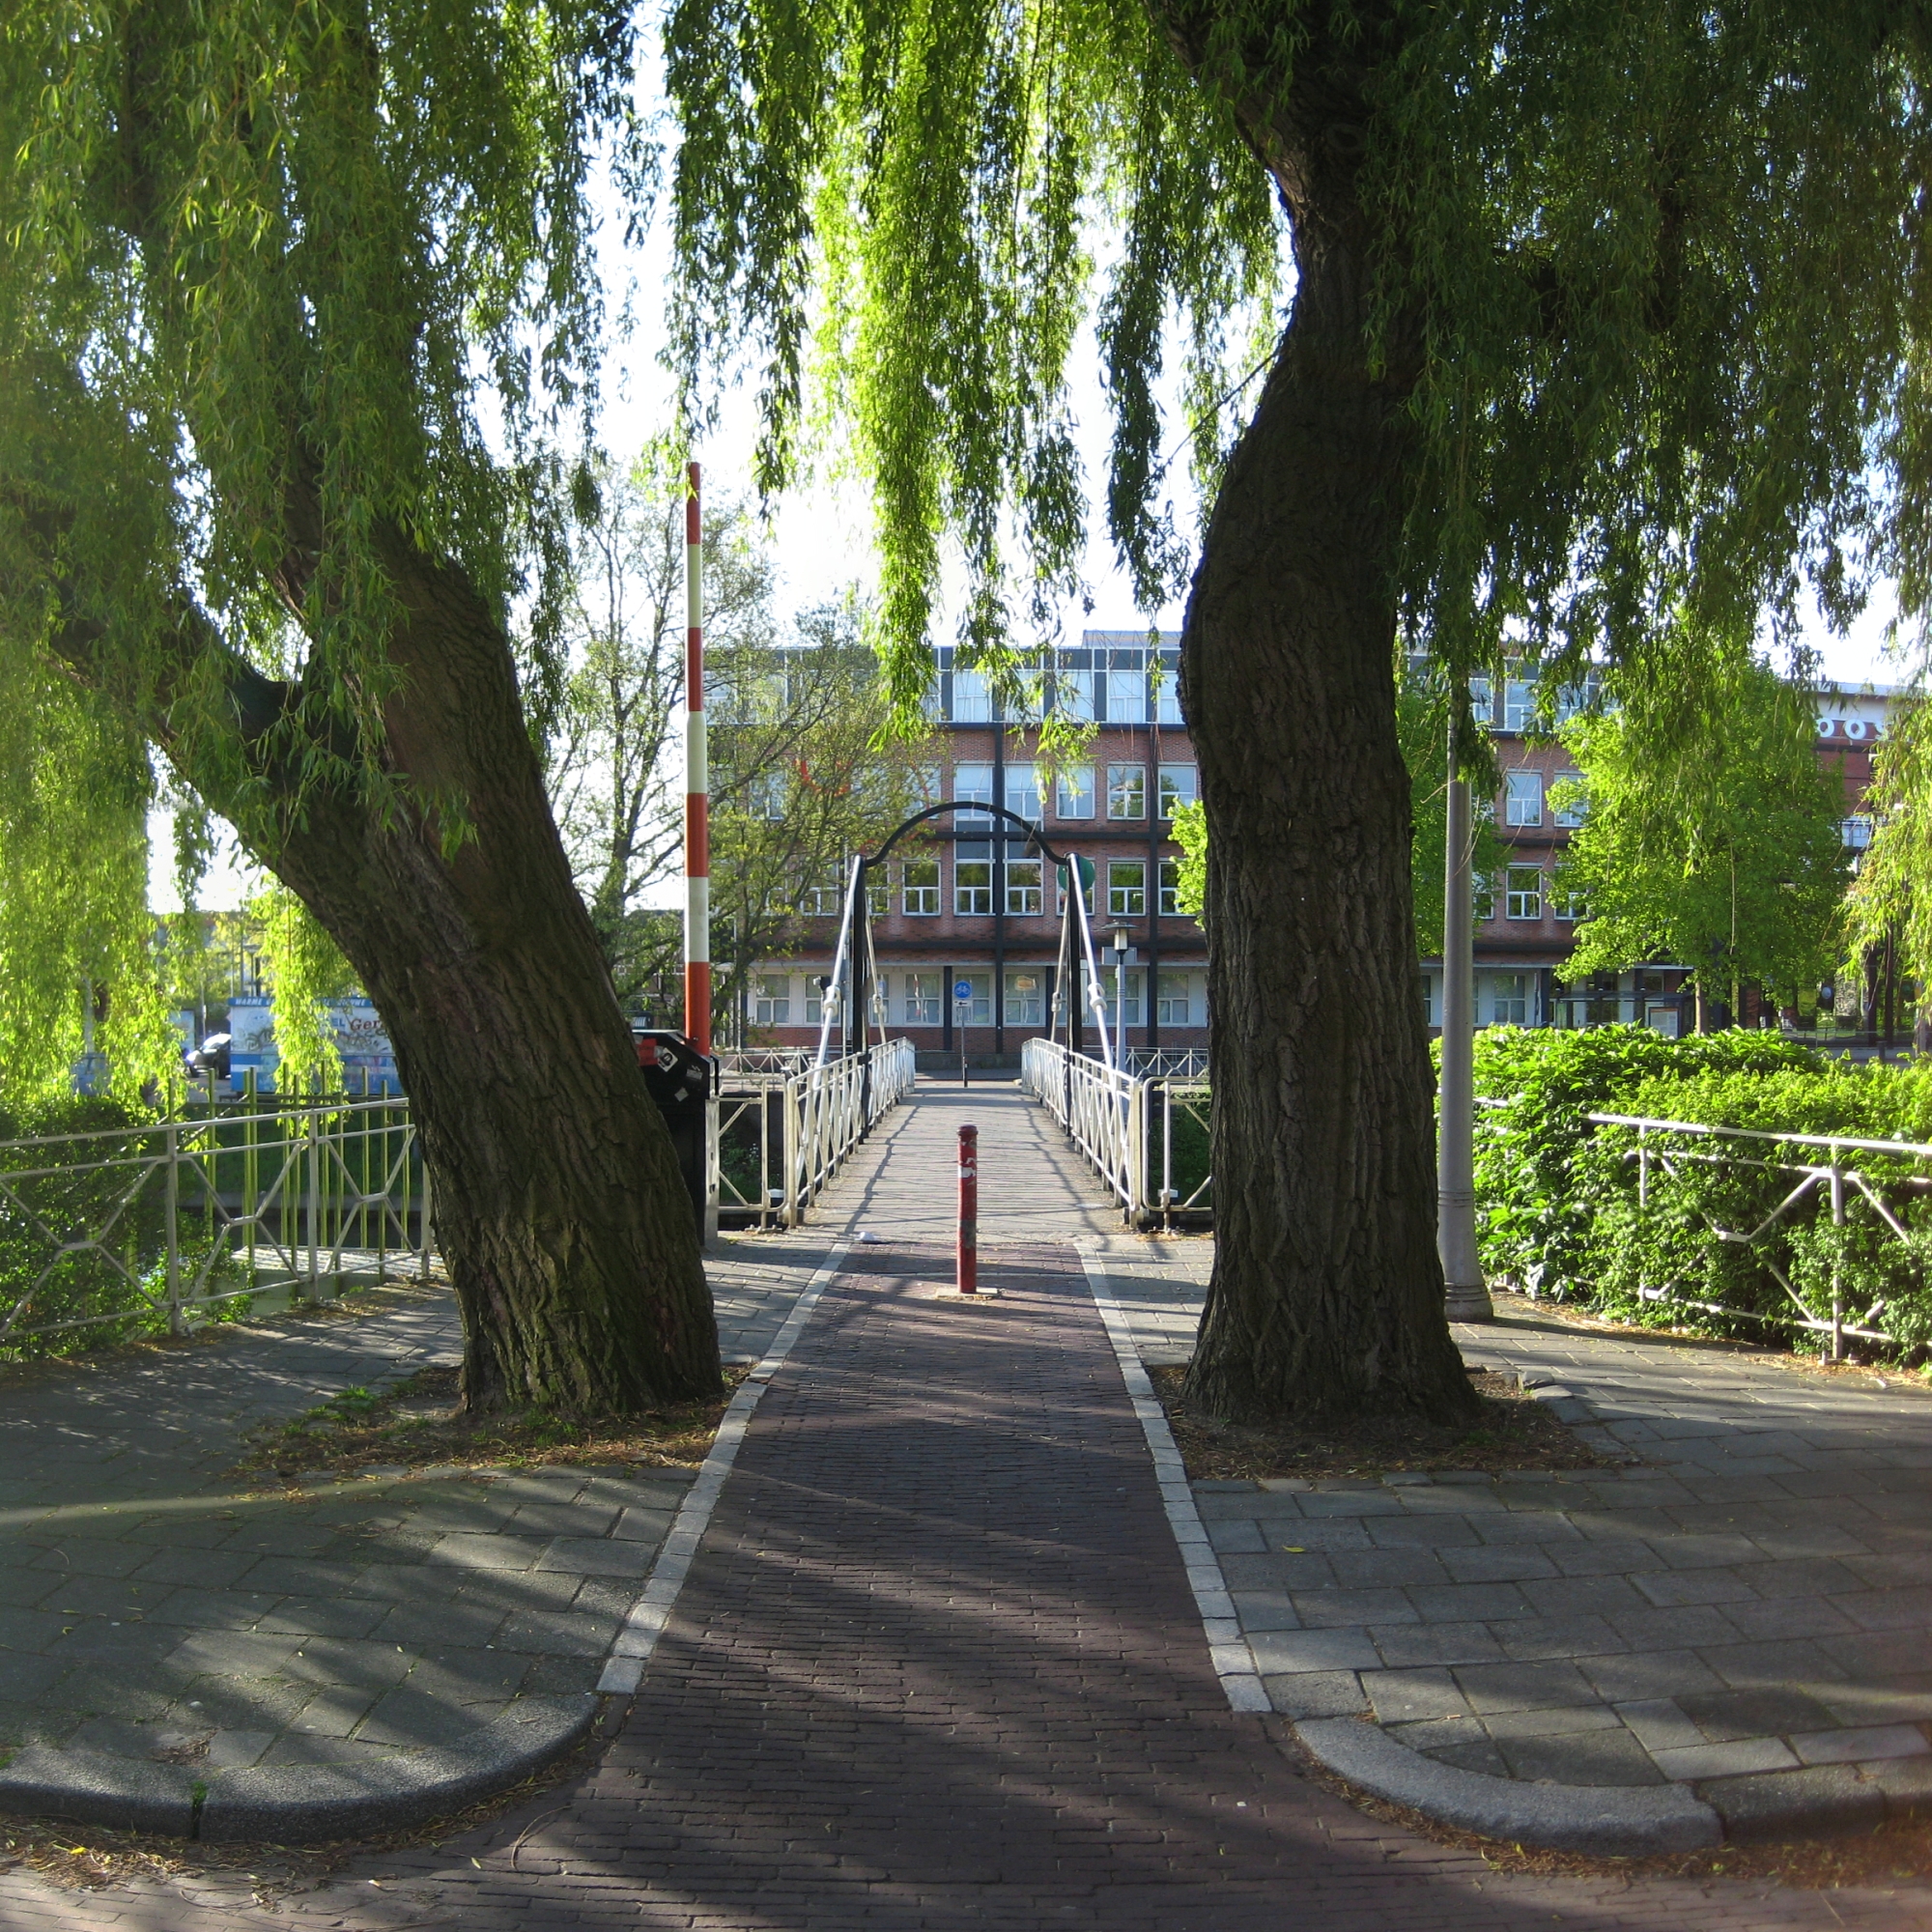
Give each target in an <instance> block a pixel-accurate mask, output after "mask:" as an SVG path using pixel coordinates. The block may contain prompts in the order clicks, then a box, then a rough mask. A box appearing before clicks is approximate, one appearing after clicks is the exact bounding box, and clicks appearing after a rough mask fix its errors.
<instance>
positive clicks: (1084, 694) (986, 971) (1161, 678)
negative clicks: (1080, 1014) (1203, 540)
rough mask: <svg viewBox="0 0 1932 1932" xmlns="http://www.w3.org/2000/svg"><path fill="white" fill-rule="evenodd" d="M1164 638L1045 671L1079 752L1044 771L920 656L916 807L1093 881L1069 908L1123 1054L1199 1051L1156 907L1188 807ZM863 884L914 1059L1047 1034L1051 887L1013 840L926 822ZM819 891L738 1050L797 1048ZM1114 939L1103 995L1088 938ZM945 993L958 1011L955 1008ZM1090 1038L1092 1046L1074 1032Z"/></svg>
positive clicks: (1172, 916) (1172, 878)
mask: <svg viewBox="0 0 1932 1932" xmlns="http://www.w3.org/2000/svg"><path fill="white" fill-rule="evenodd" d="M1178 643H1179V639H1178V638H1176V637H1175V636H1174V635H1173V634H1171V633H1163V634H1161V635H1160V636H1159V637H1158V639H1154V640H1152V641H1151V640H1150V639H1149V635H1148V633H1147V632H1145V631H1089V632H1087V633H1085V634H1084V635H1083V637H1082V638H1081V640H1080V643H1079V645H1078V646H1077V647H1073V648H1068V649H1065V650H1062V651H1061V652H1059V653H1058V656H1057V658H1056V661H1055V664H1054V668H1053V674H1052V678H1051V683H1050V689H1049V694H1048V701H1049V702H1050V703H1052V704H1053V705H1054V706H1055V708H1056V709H1057V710H1060V711H1062V712H1064V713H1065V714H1066V715H1067V716H1069V717H1071V718H1073V719H1076V720H1080V721H1083V722H1085V721H1091V722H1092V723H1093V725H1094V736H1093V739H1092V742H1091V743H1090V745H1089V746H1088V748H1087V750H1086V751H1085V752H1084V753H1082V755H1081V757H1080V759H1079V760H1078V762H1076V763H1072V764H1069V765H1065V766H1063V767H1062V768H1061V769H1060V771H1059V772H1058V773H1057V774H1052V773H1049V772H1047V771H1046V769H1045V768H1044V767H1042V766H1041V765H1040V764H1039V763H1038V762H1037V751H1038V743H1039V733H1038V729H1037V724H1029V723H1027V722H1026V721H1023V720H1009V719H1003V718H1001V717H999V716H997V715H996V707H995V705H994V704H993V702H992V699H991V696H990V694H989V693H988V691H987V689H986V685H985V681H984V679H983V678H981V677H980V675H979V674H978V673H977V672H974V671H967V670H955V669H954V668H952V651H951V650H950V649H942V650H941V651H940V653H939V687H938V691H937V693H936V694H935V696H934V699H933V706H932V709H933V719H934V725H935V727H936V734H937V738H938V751H939V755H938V757H937V759H936V760H935V762H934V764H933V766H932V769H931V771H930V772H929V774H928V775H927V779H926V789H927V791H928V792H929V794H930V796H931V797H932V798H933V799H934V800H935V801H938V800H941V799H952V800H958V801H962V802H968V801H970V802H976V803H984V804H994V803H999V804H1004V805H1005V806H1006V807H1007V809H1008V810H1010V811H1014V812H1017V813H1018V814H1019V815H1020V816H1021V817H1022V818H1025V819H1027V820H1029V821H1031V822H1036V823H1037V824H1038V825H1039V826H1040V828H1041V830H1042V832H1043V834H1044V836H1045V838H1046V839H1047V842H1048V843H1049V844H1050V845H1051V846H1052V847H1053V849H1054V850H1055V851H1057V852H1060V853H1064V854H1071V855H1074V856H1076V857H1077V858H1079V859H1084V860H1086V861H1088V862H1089V863H1090V864H1091V865H1092V867H1093V877H1092V882H1091V884H1090V886H1089V888H1088V891H1089V901H1088V909H1089V912H1090V914H1091V916H1092V919H1093V924H1094V935H1095V945H1096V948H1099V949H1101V950H1103V951H1105V952H1106V962H1104V963H1103V969H1102V974H1101V979H1102V990H1103V991H1104V993H1105V996H1106V1001H1107V1013H1108V1020H1109V1025H1110V1026H1111V1025H1112V1024H1113V1021H1114V1017H1115V1015H1116V1014H1117V1012H1119V1010H1120V1004H1121V997H1122V992H1124V996H1125V1014H1124V1018H1125V1038H1126V1043H1127V1045H1128V1046H1129V1047H1130V1048H1133V1049H1145V1048H1156V1047H1168V1048H1172V1047H1191V1046H1206V1045H1207V1043H1208V1030H1207V1029H1208V1007H1207V1001H1208V952H1207V943H1206V940H1205V938H1204V936H1203V934H1202V931H1201V928H1200V927H1199V926H1198V925H1196V924H1195V923H1194V922H1193V920H1191V919H1189V918H1188V917H1187V916H1186V915H1185V914H1183V913H1182V912H1180V910H1179V907H1178V906H1177V905H1176V903H1175V892H1176V888H1177V884H1178V862H1179V856H1180V852H1179V846H1177V845H1176V844H1175V843H1174V840H1173V838H1172V837H1171V836H1170V832H1171V823H1170V821H1171V817H1172V813H1173V810H1174V807H1175V806H1176V805H1178V804H1181V803H1185V802H1190V801H1192V800H1193V799H1194V798H1195V797H1196V796H1197V793H1198V779H1197V774H1196V768H1195V761H1194V750H1193V745H1192V743H1191V741H1190V740H1189V738H1188V735H1187V730H1186V727H1185V726H1184V725H1182V723H1181V722H1180V704H1179V695H1178V691H1177V685H1176V646H1177V644H1178ZM886 873H887V876H886V877H885V878H884V879H883V880H880V879H874V880H873V882H872V912H873V920H872V935H873V945H874V949H875V952H876V954H877V959H878V972H879V981H880V987H881V990H882V992H883V995H884V1002H885V1009H886V1015H887V1018H886V1024H887V1029H888V1031H889V1032H890V1033H891V1034H892V1035H893V1036H895V1037H896V1036H898V1035H901V1034H903V1035H906V1036H907V1037H910V1038H911V1039H912V1040H913V1042H914V1044H915V1046H916V1047H917V1048H918V1049H919V1050H920V1051H922V1052H929V1053H933V1054H944V1055H948V1056H953V1055H956V1054H957V1053H958V1051H959V1047H960V1044H961V1036H960V1033H959V1031H958V1029H959V1028H960V1027H961V1026H962V1025H963V1028H964V1044H965V1047H966V1050H967V1053H968V1057H969V1058H970V1059H972V1060H973V1061H976V1062H979V1063H980V1064H988V1063H997V1064H1003V1065H1004V1064H1010V1063H1012V1062H1014V1061H1016V1060H1017V1057H1018V1054H1019V1049H1020V1044H1021V1042H1022V1041H1023V1040H1025V1039H1026V1038H1027V1037H1029V1036H1031V1035H1034V1034H1041V1033H1045V1032H1046V1031H1048V1027H1049V1023H1050V1019H1051V1015H1052V1012H1053V1001H1054V994H1055V990H1056V988H1055V978H1056V973H1057V970H1058V968H1057V961H1058V956H1059V951H1060V926H1061V912H1062V902H1063V901H1062V895H1063V893H1064V892H1065V890H1066V886H1065V884H1064V883H1063V881H1062V879H1061V878H1060V877H1059V876H1057V875H1056V871H1055V868H1054V867H1052V866H1051V865H1047V864H1044V863H1043V862H1042V861H1041V860H1039V859H1038V858H1037V857H1034V856H1031V855H1029V854H1028V852H1027V851H1026V849H1025V840H1024V838H1023V837H1022V836H1021V835H1020V834H1019V833H1018V832H1017V831H1016V830H1014V829H1013V828H1012V827H1010V826H1009V825H1006V824H1005V823H1004V822H1003V821H1001V820H999V819H995V818H993V817H991V816H990V815H983V816H976V815H974V814H970V813H967V812H960V813H956V814H954V815H953V816H952V818H951V820H950V821H949V820H947V819H940V820H938V821H937V822H936V824H935V828H934V830H933V831H932V832H931V833H930V834H921V835H915V837H914V838H910V839H908V840H907V841H905V842H903V843H902V844H901V845H900V846H899V847H898V848H897V849H896V850H895V852H894V853H893V855H892V858H891V860H890V861H889V862H888V865H887V867H886ZM833 897H834V895H831V894H829V893H828V894H826V895H823V897H822V899H821V901H820V905H821V907H822V912H821V916H819V917H815V918H812V919H811V920H810V921H809V923H808V924H809V937H808V938H807V940H806V941H805V943H804V944H803V945H802V946H801V947H800V949H799V952H798V954H797V956H795V957H793V958H790V959H784V960H776V961H773V962H771V963H770V964H769V965H766V966H763V967H761V968H760V969H759V970H758V971H757V973H755V974H754V975H753V983H752V985H751V988H750V990H749V996H748V1003H747V1011H746V1021H747V1026H748V1033H749V1037H751V1038H753V1039H754V1040H762V1041H772V1042H776V1043H779V1044H784V1045H795V1044H796V1045H802V1044H806V1043H808V1042H810V1041H815V1040H816V1038H817V1037H818V1025H819V1017H820V1006H819V990H818V982H819V980H820V979H821V978H822V977H824V976H825V975H827V974H829V973H830V972H831V970H832V958H833V952H834V950H835V948H836V946H837V943H838V917H837V913H838V907H837V906H836V905H835V904H834V903H832V902H831V901H832V899H833ZM1115 928H1123V929H1124V930H1125V932H1126V934H1127V936H1128V943H1129V952H1128V954H1127V963H1126V966H1125V968H1124V971H1123V973H1122V978H1123V979H1124V980H1125V985H1124V988H1122V987H1119V986H1117V985H1116V984H1115V973H1114V969H1113V966H1112V964H1111V961H1112V957H1113V953H1112V949H1111V947H1109V946H1108V944H1107V936H1109V935H1111V933H1112V931H1113V930H1114V929H1115ZM962 984H963V985H964V986H965V987H966V988H967V990H968V997H967V998H966V999H965V1000H964V1001H963V1002H959V1001H955V999H954V989H955V988H956V987H958V986H960V985H962ZM1090 1038H1091V1035H1090Z"/></svg>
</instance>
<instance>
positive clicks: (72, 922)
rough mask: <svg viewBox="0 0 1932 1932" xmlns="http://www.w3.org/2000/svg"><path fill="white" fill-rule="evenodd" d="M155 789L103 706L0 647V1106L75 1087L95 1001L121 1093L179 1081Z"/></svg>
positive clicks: (140, 757)
mask: <svg viewBox="0 0 1932 1932" xmlns="http://www.w3.org/2000/svg"><path fill="white" fill-rule="evenodd" d="M152 793H153V781H152V778H151V775H150V772H149V768H148V760H147V755H146V753H145V752H144V751H143V749H142V747H141V745H140V743H139V742H138V740H136V739H134V738H133V737H132V736H131V735H130V734H129V733H128V730H127V729H126V727H125V726H124V725H122V724H121V723H120V722H119V721H117V720H116V719H115V718H114V717H113V716H112V714H111V713H110V712H109V710H108V708H107V707H106V706H105V705H104V704H102V703H100V702H99V700H98V699H96V698H93V697H91V696H88V695H87V694H86V693H83V692H81V691H79V690H77V689H75V687H74V686H72V685H71V684H70V683H68V682H67V681H66V680H64V679H60V678H57V677H55V676H52V675H50V674H48V673H47V672H46V671H44V670H43V668H41V667H39V666H37V665H34V664H32V663H31V662H28V661H26V660H23V659H21V658H18V657H11V656H10V655H9V654H8V653H7V651H6V649H5V646H4V643H0V1107H7V1108H11V1109H14V1110H18V1109H21V1108H26V1109H30V1110H39V1109H43V1108H45V1107H46V1106H47V1105H49V1104H57V1103H58V1102H59V1100H60V1098H61V1096H63V1095H65V1094H68V1093H69V1092H70V1090H71V1074H72V1068H73V1065H74V1063H75V1061H76V1060H77V1059H78V1058H79V1056H80V1053H81V1050H82V1046H83V1043H84V1041H85V1038H86V1033H87V1030H86V1025H85V1018H86V1009H87V1008H88V1007H89V1006H90V1005H91V1006H92V1007H93V1008H94V1010H95V1017H96V1019H97V1021H98V1025H97V1026H96V1028H95V1030H94V1037H93V1043H94V1046H95V1049H96V1051H97V1052H100V1053H104V1054H106V1055H107V1057H108V1065H109V1070H110V1073H111V1076H112V1080H113V1092H114V1094H115V1095H116V1097H117V1098H118V1099H120V1100H121V1101H122V1102H124V1103H128V1104H135V1103H138V1098H139V1095H140V1093H141V1090H142V1088H143V1087H144V1086H145V1085H146V1084H147V1083H148V1082H149V1081H151V1080H153V1081H158V1082H159V1083H161V1085H162V1086H163V1088H164V1089H167V1088H170V1087H178V1086H179V1084H180V1079H179V1076H180V1064H181V1053H180V1043H179V1041H178V1039H177V1038H176V1036H175V1033H174V1030H173V1029H172V1028H171V1027H170V1026H169V1024H168V1021H167V1015H166V1012H165V1010H164V1009H163V1007H162V1004H161V999H160V990H159V986H158V982H157V980H156V971H155V964H154V959H153V956H152V952H151V949H150V941H151V938H152V933H153V922H152V921H151V920H150V918H149V916H148V912H147V897H148V841H147V822H146V818H147V807H148V801H149V799H150V797H151V796H152Z"/></svg>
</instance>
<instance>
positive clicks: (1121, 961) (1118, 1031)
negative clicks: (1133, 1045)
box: [1103, 925, 1133, 1067]
mask: <svg viewBox="0 0 1932 1932" xmlns="http://www.w3.org/2000/svg"><path fill="white" fill-rule="evenodd" d="M1103 936H1104V937H1105V939H1106V941H1107V944H1108V945H1109V946H1111V947H1112V948H1113V950H1114V1060H1115V1063H1116V1065H1120V1066H1122V1067H1124V1066H1125V1065H1126V1064H1127V947H1128V945H1129V944H1130V943H1131V941H1132V939H1133V934H1132V933H1131V932H1129V931H1128V930H1127V928H1126V927H1125V926H1124V925H1110V926H1109V927H1108V928H1107V930H1106V932H1105V934H1104V935H1103Z"/></svg>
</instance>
